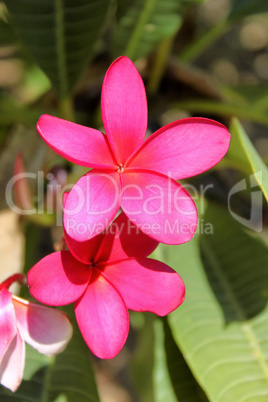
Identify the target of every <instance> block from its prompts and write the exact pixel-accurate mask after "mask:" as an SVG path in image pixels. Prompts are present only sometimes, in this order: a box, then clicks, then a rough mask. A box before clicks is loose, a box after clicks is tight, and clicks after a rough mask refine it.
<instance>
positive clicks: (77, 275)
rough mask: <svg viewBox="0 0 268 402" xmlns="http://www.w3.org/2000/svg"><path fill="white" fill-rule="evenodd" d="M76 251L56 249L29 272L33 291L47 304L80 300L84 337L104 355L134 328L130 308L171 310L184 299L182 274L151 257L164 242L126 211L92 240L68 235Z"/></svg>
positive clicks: (160, 312)
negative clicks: (135, 224) (159, 240)
mask: <svg viewBox="0 0 268 402" xmlns="http://www.w3.org/2000/svg"><path fill="white" fill-rule="evenodd" d="M66 242H67V244H68V247H69V250H70V251H61V252H55V253H53V254H50V255H48V256H46V257H45V258H43V259H42V260H41V261H39V262H38V263H37V264H36V265H35V266H34V267H33V268H32V269H31V270H30V271H29V273H28V282H29V289H30V293H31V294H32V296H33V297H35V298H36V299H37V300H39V301H40V302H42V303H45V304H49V305H55V306H61V305H65V304H69V303H73V302H74V307H75V315H76V320H77V323H78V326H79V328H80V331H81V333H82V335H83V337H84V340H85V342H86V344H87V345H88V347H89V348H90V349H91V351H92V352H93V353H94V354H95V355H96V356H98V357H100V358H113V357H114V356H115V355H116V354H117V353H119V351H120V350H121V349H122V347H123V345H124V343H125V341H126V339H127V336H128V330H129V316H128V309H130V310H134V311H150V312H153V313H156V314H158V315H161V316H163V315H166V314H168V313H170V312H171V311H173V310H174V309H176V308H177V307H178V306H179V305H180V304H181V303H182V302H183V300H184V293H185V289H184V284H183V282H182V280H181V278H180V276H179V275H178V274H177V273H176V272H175V271H174V270H173V269H171V268H170V267H168V266H167V265H166V264H164V263H162V262H159V261H156V260H153V259H149V258H146V256H147V255H149V254H150V253H151V252H152V251H153V250H154V249H155V248H156V246H157V245H158V242H156V241H155V240H154V239H152V238H150V237H148V236H147V235H145V234H144V233H143V232H141V231H140V230H138V229H137V228H136V227H135V226H134V225H132V223H131V222H130V221H129V220H128V219H127V218H126V216H125V214H124V213H121V214H120V215H119V216H118V217H117V218H116V220H115V221H114V222H113V223H112V225H110V226H109V228H108V229H106V233H102V234H99V235H98V236H96V237H94V238H93V239H90V240H88V241H87V242H82V243H81V242H77V241H75V240H73V239H72V238H70V237H69V236H68V235H67V234H66Z"/></svg>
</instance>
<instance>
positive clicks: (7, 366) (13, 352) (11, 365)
mask: <svg viewBox="0 0 268 402" xmlns="http://www.w3.org/2000/svg"><path fill="white" fill-rule="evenodd" d="M24 364H25V344H24V342H23V341H22V339H21V336H20V334H19V332H18V333H17V334H16V336H15V337H14V338H13V340H12V342H11V343H10V345H9V346H8V349H7V351H6V353H5V355H4V357H3V359H2V360H1V363H0V383H1V384H2V385H4V387H6V388H8V389H10V390H11V391H13V392H15V391H16V390H17V389H18V387H19V386H20V383H21V381H22V377H23V371H24Z"/></svg>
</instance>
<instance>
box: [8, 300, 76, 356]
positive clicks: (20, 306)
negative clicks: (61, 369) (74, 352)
mask: <svg viewBox="0 0 268 402" xmlns="http://www.w3.org/2000/svg"><path fill="white" fill-rule="evenodd" d="M13 304H14V308H15V312H16V316H17V322H18V328H19V331H20V333H21V336H22V339H23V340H24V341H25V342H27V343H28V344H29V345H31V346H32V347H33V348H34V349H36V350H38V352H39V353H43V354H46V355H48V356H51V355H54V354H57V353H59V352H61V351H62V350H64V349H65V347H66V345H67V343H68V342H69V340H70V339H71V337H72V333H73V329H72V324H71V322H70V319H69V317H68V316H67V315H66V314H65V313H64V312H62V311H60V310H56V309H53V308H49V307H45V306H41V305H39V304H36V303H31V302H28V301H26V300H23V299H21V298H19V297H16V296H13Z"/></svg>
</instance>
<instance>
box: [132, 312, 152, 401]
mask: <svg viewBox="0 0 268 402" xmlns="http://www.w3.org/2000/svg"><path fill="white" fill-rule="evenodd" d="M154 319H155V316H154V315H153V314H151V313H140V312H135V311H130V322H131V325H132V327H134V329H135V330H136V346H135V349H133V351H132V352H133V353H132V356H131V366H130V367H131V377H132V378H133V385H134V387H135V391H136V392H137V394H138V397H139V401H140V402H147V401H153V400H154V398H153V384H152V382H153V378H152V377H153V375H152V372H153V366H154V342H153V341H152V340H153V338H154ZM144 362H146V364H145V363H144Z"/></svg>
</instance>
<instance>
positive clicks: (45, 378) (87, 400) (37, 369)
mask: <svg viewBox="0 0 268 402" xmlns="http://www.w3.org/2000/svg"><path fill="white" fill-rule="evenodd" d="M65 310H66V311H68V313H69V316H72V318H74V314H73V306H70V307H67V308H65ZM72 321H73V323H74V335H73V337H72V339H71V341H70V343H69V344H68V346H67V348H66V349H65V351H63V352H62V353H60V354H59V355H57V356H54V357H47V356H44V355H41V354H39V353H38V352H36V351H35V350H34V349H32V348H30V347H27V351H26V362H25V363H26V364H25V371H24V380H23V382H22V384H21V385H20V387H19V389H18V390H17V392H15V393H12V392H11V391H9V390H7V389H6V388H4V387H2V386H0V400H1V402H13V401H14V402H15V401H16V402H17V401H19V402H74V401H75V402H99V396H98V391H97V387H96V383H95V378H94V373H93V368H92V363H91V358H90V352H89V350H88V348H87V346H86V345H85V343H84V341H83V339H82V336H81V334H80V331H79V329H78V327H77V325H76V323H75V320H74V319H73V320H72Z"/></svg>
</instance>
